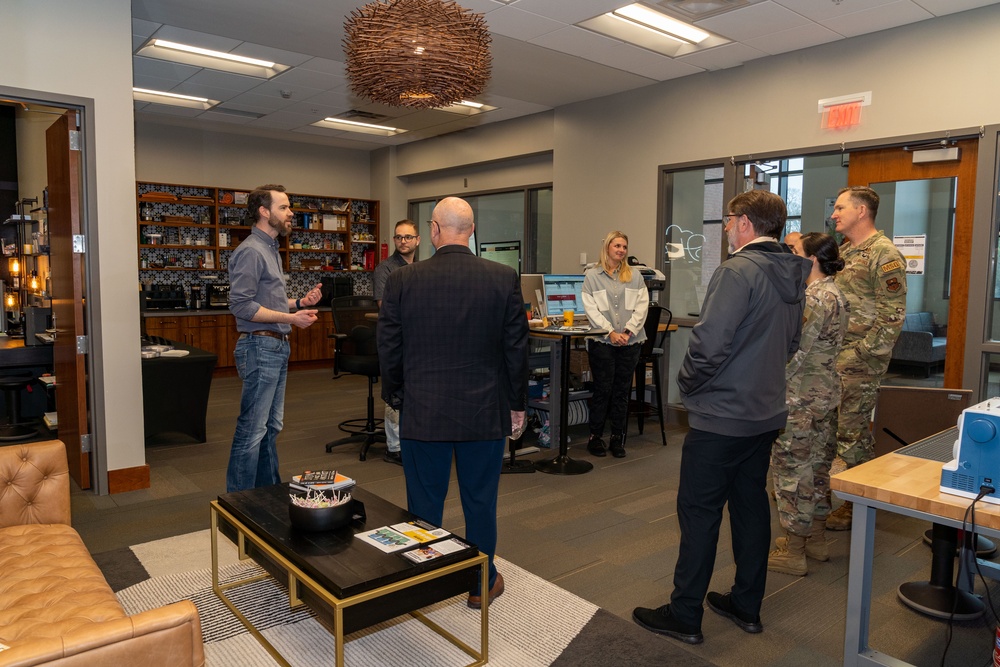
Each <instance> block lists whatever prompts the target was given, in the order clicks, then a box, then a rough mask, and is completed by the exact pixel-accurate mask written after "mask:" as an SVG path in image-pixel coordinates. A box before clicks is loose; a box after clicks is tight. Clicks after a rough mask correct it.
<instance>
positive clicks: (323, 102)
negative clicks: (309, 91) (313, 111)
mask: <svg viewBox="0 0 1000 667" xmlns="http://www.w3.org/2000/svg"><path fill="white" fill-rule="evenodd" d="M296 104H297V105H298V104H312V105H314V106H320V107H324V108H340V107H343V108H345V109H350V108H351V105H352V104H353V102H352V97H351V95H350V94H349V93H348V92H347V91H346V90H343V91H338V90H327V91H324V92H322V93H320V94H318V95H313V96H312V97H309V98H307V99H305V100H303V101H301V102H297V103H296Z"/></svg>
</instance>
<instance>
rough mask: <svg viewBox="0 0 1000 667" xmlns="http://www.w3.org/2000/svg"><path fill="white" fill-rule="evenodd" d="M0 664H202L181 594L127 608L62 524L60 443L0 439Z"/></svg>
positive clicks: (66, 509)
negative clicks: (153, 605)
mask: <svg viewBox="0 0 1000 667" xmlns="http://www.w3.org/2000/svg"><path fill="white" fill-rule="evenodd" d="M0 644H2V646H0V667H8V666H10V667H13V666H17V667H21V666H27V665H41V664H46V665H59V666H60V667H84V666H85V665H86V666H88V667H89V666H92V665H142V666H143V667H158V666H163V667H167V666H171V667H172V666H174V665H192V666H195V667H202V666H203V665H204V664H205V655H204V649H203V646H202V639H201V624H200V622H199V620H198V610H197V609H196V608H195V606H194V604H193V603H191V602H190V601H188V600H184V601H181V602H177V603H174V604H171V605H167V606H165V607H160V608H159V609H152V610H150V611H146V612H142V613H140V614H136V615H135V616H128V615H126V614H125V610H124V609H122V606H121V604H119V602H118V599H117V598H116V597H115V594H114V592H112V590H111V588H110V587H109V586H108V584H107V582H106V581H105V579H104V576H103V575H102V574H101V571H100V569H99V568H98V567H97V564H96V563H95V562H94V560H93V559H92V558H91V557H90V553H89V552H88V551H87V547H86V546H85V545H84V544H83V541H82V540H81V539H80V536H79V535H78V534H77V532H76V531H75V530H73V528H72V527H71V526H70V502H69V469H68V467H67V464H66V450H65V446H64V445H63V443H62V442H60V441H58V440H50V441H48V442H36V443H30V444H26V445H8V446H6V447H0Z"/></svg>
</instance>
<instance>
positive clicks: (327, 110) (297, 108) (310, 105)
mask: <svg viewBox="0 0 1000 667" xmlns="http://www.w3.org/2000/svg"><path fill="white" fill-rule="evenodd" d="M349 109H351V105H350V103H349V102H348V101H347V97H346V96H344V101H343V102H342V103H341V104H319V103H317V102H313V101H312V100H306V101H305V102H299V103H297V104H293V105H291V106H289V107H286V108H285V111H289V112H291V113H298V114H304V115H309V116H313V117H314V118H315V120H321V119H323V118H326V117H327V116H336V115H337V114H338V113H343V112H345V111H348V110H349Z"/></svg>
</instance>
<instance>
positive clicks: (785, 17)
mask: <svg viewBox="0 0 1000 667" xmlns="http://www.w3.org/2000/svg"><path fill="white" fill-rule="evenodd" d="M813 1H814V2H815V0H813ZM808 22H809V21H808V19H806V18H805V17H804V16H802V15H801V14H797V13H795V12H793V11H791V10H790V9H786V8H785V7H782V6H781V5H777V4H775V3H774V2H771V1H770V0H768V1H767V2H761V3H758V4H756V5H750V6H749V7H742V8H740V9H737V10H736V11H732V12H726V13H725V14H718V15H716V16H712V17H709V18H707V19H705V20H703V21H698V23H697V24H696V25H697V26H698V27H699V28H703V29H705V30H708V31H711V32H714V33H716V34H719V35H722V36H723V37H728V38H729V39H732V40H735V41H742V40H745V39H753V38H754V37H762V36H763V35H770V34H772V33H775V32H781V31H782V30H788V29H790V28H794V27H796V26H800V25H805V24H806V23H808Z"/></svg>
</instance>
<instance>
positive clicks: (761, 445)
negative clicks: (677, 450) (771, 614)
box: [670, 429, 778, 628]
mask: <svg viewBox="0 0 1000 667" xmlns="http://www.w3.org/2000/svg"><path fill="white" fill-rule="evenodd" d="M777 436H778V431H768V432H767V433H761V434H759V435H753V436H746V437H734V436H726V435H719V434H717V433H708V432H707V431H699V430H696V429H691V430H690V431H688V434H687V437H686V438H685V439H684V447H683V449H682V450H681V471H680V486H679V488H678V489H677V519H678V522H679V523H680V529H681V543H680V550H679V553H678V555H677V567H676V568H674V591H673V593H671V594H670V611H671V613H672V614H673V616H674V617H675V618H676V619H677V620H679V621H681V622H682V623H685V624H687V625H691V626H694V627H698V628H700V627H701V617H702V614H703V613H704V608H703V607H702V604H703V603H704V601H705V594H706V593H707V592H708V585H709V582H710V581H711V579H712V571H713V569H714V568H715V552H716V549H717V548H718V545H719V526H720V525H721V523H722V508H723V507H724V506H725V505H726V503H728V504H729V526H730V529H731V531H732V538H733V559H734V560H735V562H736V580H735V582H734V583H733V587H732V594H733V597H732V600H733V604H734V605H735V606H736V608H737V609H739V610H740V611H742V612H744V613H747V614H752V615H756V614H759V613H760V605H761V601H762V600H763V599H764V585H765V583H766V580H767V554H768V549H769V547H770V543H771V511H770V507H769V505H768V498H767V489H766V488H765V486H766V484H767V467H768V460H769V456H770V453H771V443H773V442H774V440H775V438H777Z"/></svg>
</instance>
